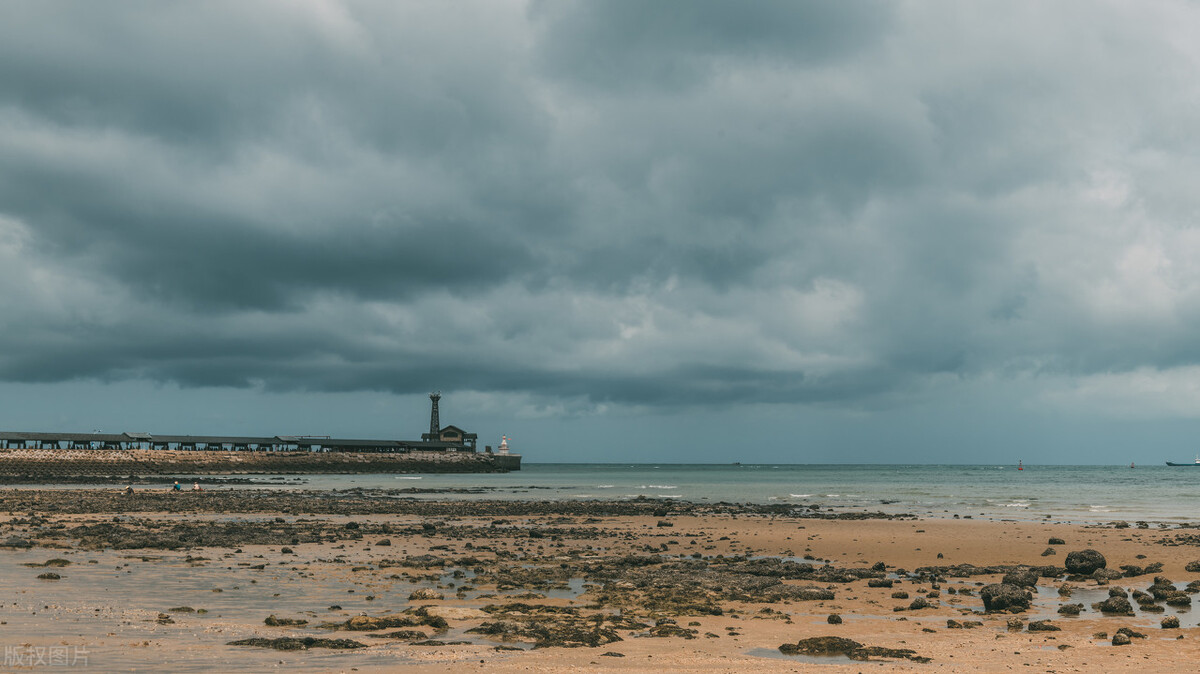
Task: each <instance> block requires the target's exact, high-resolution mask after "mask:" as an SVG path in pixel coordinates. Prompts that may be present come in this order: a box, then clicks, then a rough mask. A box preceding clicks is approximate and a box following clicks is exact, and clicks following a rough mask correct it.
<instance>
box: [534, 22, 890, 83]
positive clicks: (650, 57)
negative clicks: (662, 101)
mask: <svg viewBox="0 0 1200 674" xmlns="http://www.w3.org/2000/svg"><path fill="white" fill-rule="evenodd" d="M531 13H532V16H533V17H534V19H535V23H536V24H537V26H538V28H539V30H540V31H541V37H542V40H541V42H540V44H539V52H540V53H539V56H540V60H541V65H542V67H543V68H545V69H546V70H547V71H548V72H550V73H552V74H553V75H554V76H555V77H556V78H557V79H560V80H563V81H565V82H567V83H569V84H590V85H596V86H601V87H604V88H617V89H627V88H655V89H659V88H666V89H677V88H685V87H690V86H694V85H696V84H699V83H700V82H702V81H703V80H704V79H706V78H707V77H709V76H711V75H712V73H713V70H714V69H715V68H717V67H718V66H719V65H721V64H722V62H723V61H726V60H730V59H732V60H735V61H736V60H740V59H751V60H763V61H767V62H771V61H780V62H782V63H783V64H784V65H786V64H789V63H821V62H825V61H828V60H831V59H836V58H839V57H844V56H847V55H852V54H853V53H854V52H855V51H856V50H858V49H861V48H864V47H869V46H870V45H871V44H872V43H873V42H874V41H875V40H876V39H878V38H879V37H880V36H881V35H882V33H883V29H884V28H885V26H886V24H887V23H888V18H889V13H890V5H889V4H888V3H884V2H873V1H872V2H854V3H830V2H815V1H808V0H805V1H803V2H788V1H786V0H778V1H777V0H769V1H767V2H755V3H728V2H718V1H715V0H701V1H699V2H692V3H688V6H687V7H686V8H683V7H680V6H679V5H676V4H672V3H639V2H636V1H635V0H621V1H618V2H607V3H591V2H586V1H585V0H570V1H568V2H553V1H548V2H537V3H535V4H534V5H533V8H532V12H531Z"/></svg>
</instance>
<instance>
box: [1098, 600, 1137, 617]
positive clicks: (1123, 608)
mask: <svg viewBox="0 0 1200 674" xmlns="http://www.w3.org/2000/svg"><path fill="white" fill-rule="evenodd" d="M1092 608H1094V609H1096V610H1097V611H1100V612H1101V613H1108V614H1112V615H1133V606H1131V605H1130V603H1129V600H1128V599H1126V598H1125V597H1109V598H1108V599H1105V600H1104V601H1102V602H1097V603H1095V604H1092Z"/></svg>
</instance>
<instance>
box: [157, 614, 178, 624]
mask: <svg viewBox="0 0 1200 674" xmlns="http://www.w3.org/2000/svg"><path fill="white" fill-rule="evenodd" d="M154 622H156V623H158V624H159V625H174V624H175V620H174V619H173V618H172V617H171V616H169V615H167V614H166V613H159V614H158V617H157V618H155V619H154Z"/></svg>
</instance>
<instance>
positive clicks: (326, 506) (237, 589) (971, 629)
mask: <svg viewBox="0 0 1200 674" xmlns="http://www.w3.org/2000/svg"><path fill="white" fill-rule="evenodd" d="M839 517H840V518H839ZM1051 539H1061V540H1062V541H1063V542H1062V543H1054V544H1051V543H1050V541H1051ZM0 544H3V547H0V569H3V572H2V573H0V598H3V601H2V605H0V623H2V624H0V634H2V635H3V638H2V639H0V640H2V641H3V643H4V644H5V646H6V647H12V649H11V650H10V649H7V648H6V651H5V652H6V657H9V658H12V657H15V656H17V655H20V654H24V655H26V656H28V660H26V661H25V662H12V661H10V662H6V663H5V666H4V668H5V669H6V670H7V669H14V668H15V669H20V668H21V667H20V666H21V665H29V664H30V663H31V662H33V658H34V657H35V656H36V652H37V649H38V648H42V649H43V651H42V653H43V658H45V657H46V655H45V654H46V653H48V652H49V651H48V650H46V649H50V648H55V649H56V651H55V652H56V653H57V654H58V655H59V656H64V655H65V656H67V657H74V658H76V659H78V658H80V657H83V658H86V662H87V665H88V666H89V667H91V668H94V669H98V670H100V671H111V670H123V671H150V670H154V671H162V670H163V669H164V666H165V667H166V668H167V669H169V670H170V671H176V672H181V671H182V672H187V671H197V672H199V671H215V670H220V671H264V670H270V669H276V668H278V669H286V670H288V671H304V672H307V671H320V672H325V671H352V670H355V669H356V670H357V671H361V672H372V671H391V670H394V669H395V668H396V667H397V666H400V665H403V666H405V667H406V668H407V669H408V670H411V671H469V670H472V669H478V670H479V671H562V670H568V669H582V670H587V669H598V668H604V669H620V670H628V671H647V670H650V669H656V670H663V671H714V672H715V671H746V670H749V669H755V670H759V671H767V672H774V671H810V670H821V671H855V672H857V671H868V670H870V669H874V668H879V667H884V668H887V669H889V670H896V669H898V670H905V671H907V670H914V671H958V670H962V669H967V668H971V669H976V670H981V671H1001V670H1005V671H1007V670H1009V669H1016V668H1023V667H1034V668H1037V669H1038V670H1039V671H1051V670H1052V671H1095V670H1100V669H1104V670H1111V669H1121V670H1144V671H1162V670H1167V669H1188V668H1191V667H1192V666H1193V663H1194V662H1195V660H1196V658H1197V657H1198V656H1200V648H1198V647H1197V644H1198V643H1200V627H1198V623H1200V611H1196V610H1194V609H1193V608H1192V607H1191V605H1190V600H1191V598H1192V597H1193V596H1194V595H1193V594H1191V593H1190V592H1188V591H1187V586H1188V583H1191V582H1192V581H1195V580H1200V571H1197V572H1189V571H1187V570H1186V568H1187V566H1188V564H1189V563H1190V562H1194V561H1196V560H1200V531H1198V530H1196V529H1190V528H1180V527H1177V526H1174V525H1172V526H1169V527H1167V526H1162V527H1160V526H1157V525H1150V524H1146V525H1141V526H1139V525H1138V524H1136V523H1135V524H1133V525H1132V526H1127V525H1122V524H1117V523H1110V524H1106V525H1090V526H1083V525H1078V524H1066V523H1056V522H1050V521H1046V522H1011V521H983V520H975V519H915V518H907V517H899V518H895V517H892V518H885V517H882V516H880V517H874V518H873V517H869V516H862V515H855V516H853V517H848V516H838V515H837V514H836V513H831V512H828V511H821V510H814V509H809V508H806V509H800V510H793V509H789V508H780V507H763V506H737V505H732V504H716V505H705V506H697V505H690V504H687V503H678V502H662V501H655V500H651V499H645V500H639V501H619V502H598V501H589V502H575V501H573V502H548V501H540V502H539V501H526V502H512V501H508V502H499V501H485V502H477V501H475V502H462V501H453V500H449V501H429V500H414V499H409V498H405V497H404V496H403V494H401V493H392V492H361V491H355V492H319V493H298V492H269V493H263V492H261V491H255V490H239V489H223V490H220V491H212V492H204V493H201V494H191V493H184V494H167V493H163V492H144V491H143V492H139V493H137V494H135V495H133V496H125V495H123V494H120V493H118V492H117V491H115V490H111V489H108V490H104V489H97V490H91V489H85V490H36V491H35V490H0ZM1084 549H1094V550H1097V551H1099V552H1100V553H1102V554H1103V555H1104V557H1105V558H1106V567H1105V569H1106V571H1102V572H1100V573H1099V574H1088V575H1087V576H1084V575H1080V574H1076V575H1075V576H1071V577H1069V576H1068V574H1067V572H1066V570H1065V569H1064V568H1062V567H1063V566H1064V564H1065V563H1066V558H1067V556H1068V554H1069V553H1070V552H1072V551H1078V550H1084ZM1048 551H1053V553H1052V554H1047V553H1048ZM52 560H59V561H52ZM48 562H49V564H48V565H47V563H48ZM1156 563H1157V564H1161V568H1160V569H1158V570H1154V569H1155V567H1154V566H1152V565H1154V564H1156ZM971 565H973V566H971ZM1123 566H1124V567H1126V568H1125V569H1122V567H1123ZM1134 567H1138V568H1134ZM1146 567H1150V569H1151V571H1150V572H1149V573H1146V571H1147V568H1146ZM1024 568H1032V569H1034V577H1035V578H1036V586H1034V587H1031V588H1029V592H1030V595H1031V596H1032V602H1031V605H1030V607H1029V608H1028V609H1027V610H1023V611H1020V612H1015V613H1014V612H993V613H986V612H985V611H984V604H983V601H982V599H981V597H980V594H981V590H983V588H984V587H986V586H988V585H990V584H994V583H1000V582H1001V580H1002V579H1003V578H1004V577H1005V574H1006V573H1009V572H1013V571H1020V570H1021V569H1024ZM1192 568H1200V565H1197V566H1193V567H1192ZM44 574H56V575H58V576H59V577H58V578H57V579H55V578H52V577H47V578H39V576H42V575H44ZM1130 574H1137V575H1130ZM1017 575H1018V576H1019V575H1020V574H1017ZM1106 575H1107V576H1110V577H1109V578H1105V576H1106ZM1118 576H1119V577H1118ZM1156 577H1159V578H1161V579H1169V581H1171V582H1172V583H1173V585H1171V586H1168V585H1166V584H1165V583H1164V582H1161V581H1160V582H1159V583H1158V584H1157V585H1156V586H1155V587H1156V588H1157V589H1158V590H1159V594H1160V595H1162V597H1161V598H1159V599H1153V598H1149V599H1147V598H1145V597H1144V598H1143V602H1144V604H1143V605H1139V603H1138V602H1137V601H1135V598H1134V597H1132V596H1131V597H1130V599H1129V602H1130V605H1131V609H1132V611H1133V613H1134V614H1133V615H1112V614H1105V613H1102V612H1101V611H1100V610H1098V609H1097V608H1094V607H1093V604H1095V603H1097V602H1100V601H1102V600H1104V599H1106V598H1107V597H1108V596H1109V594H1110V590H1112V588H1115V587H1120V588H1123V589H1124V590H1125V591H1126V592H1127V593H1133V592H1134V591H1135V590H1138V591H1142V592H1150V590H1151V586H1152V584H1154V583H1155V579H1156ZM889 584H890V587H885V585H889ZM1064 584H1068V585H1069V586H1070V587H1072V588H1073V590H1072V591H1071V592H1070V595H1069V596H1065V595H1063V594H1060V588H1062V587H1063V586H1064ZM1168 587H1169V588H1170V591H1165V590H1163V588H1168ZM1195 587H1197V586H1193V588H1195ZM1172 593H1174V594H1172ZM1168 597H1169V598H1170V601H1171V604H1168V603H1167V598H1168ZM1185 599H1186V600H1187V604H1186V605H1183V604H1184V600H1185ZM925 604H927V607H922V606H923V605H925ZM1068 604H1081V605H1082V611H1081V612H1080V614H1079V615H1078V616H1067V615H1062V614H1060V613H1059V612H1058V609H1059V608H1060V607H1062V606H1064V605H1068ZM831 614H836V615H837V616H839V617H840V619H841V621H840V623H838V624H831V623H830V616H831ZM1166 617H1176V618H1178V620H1179V622H1180V625H1181V627H1179V628H1167V629H1164V628H1163V627H1161V622H1162V620H1163V619H1164V618H1166ZM1014 619H1016V620H1015V622H1014ZM1042 620H1048V621H1049V626H1050V627H1057V628H1059V629H1058V630H1057V631H1030V629H1029V626H1030V623H1032V622H1035V621H1042ZM268 622H269V623H272V624H268ZM1120 628H1129V629H1130V630H1132V631H1133V632H1135V633H1140V634H1143V635H1145V636H1144V637H1137V636H1134V637H1133V638H1132V639H1131V643H1130V644H1129V645H1120V646H1114V645H1112V639H1113V636H1114V635H1115V634H1116V633H1117V631H1118V630H1119V629H1120ZM1100 633H1103V634H1104V636H1103V637H1100V636H1099V634H1100ZM812 637H841V638H846V639H852V640H854V641H856V642H858V643H860V644H861V645H863V646H865V647H879V648H881V649H891V650H886V651H876V652H875V653H871V652H870V651H861V650H860V651H858V652H856V653H855V655H856V657H867V658H868V659H867V660H866V661H860V660H851V659H849V658H847V657H846V656H844V655H834V656H817V655H785V654H784V653H782V652H781V651H780V646H781V645H784V644H796V643H797V642H798V641H800V640H801V639H808V638H812ZM248 639H260V640H264V641H266V640H277V639H291V640H292V641H291V642H290V643H287V644H285V645H291V646H293V647H299V648H302V649H303V650H276V649H275V648H272V647H270V645H261V644H262V643H264V642H252V643H254V644H257V645H230V642H234V641H243V640H248ZM305 639H309V641H308V642H305V641H304V640H305ZM314 640H319V641H314ZM456 642H466V643H456ZM359 644H361V645H362V646H361V647H359V646H358V645H359ZM275 645H279V643H278V642H276V643H275ZM306 646H307V648H305V647H306ZM323 646H334V648H326V647H323ZM344 646H354V647H353V648H345V649H344V648H339V647H344ZM81 653H82V654H83V655H82V656H81V655H80V654H81ZM164 663H166V664H165V665H164ZM47 666H48V662H47V661H45V660H43V664H35V665H33V666H31V667H27V668H29V669H32V670H35V671H36V670H38V669H41V668H46V667H47Z"/></svg>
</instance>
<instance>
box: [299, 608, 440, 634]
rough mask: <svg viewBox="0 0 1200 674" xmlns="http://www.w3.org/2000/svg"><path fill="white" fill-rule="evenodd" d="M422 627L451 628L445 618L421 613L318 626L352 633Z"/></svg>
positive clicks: (360, 618)
mask: <svg viewBox="0 0 1200 674" xmlns="http://www.w3.org/2000/svg"><path fill="white" fill-rule="evenodd" d="M422 625H425V626H428V627H432V628H434V629H439V630H443V629H446V628H447V627H449V624H448V623H447V622H446V619H445V618H443V617H441V616H431V615H428V614H421V613H419V612H417V613H413V614H411V615H386V616H378V617H371V616H365V615H360V616H354V617H353V618H350V619H349V620H347V621H346V622H344V623H323V624H320V625H317V627H319V628H322V629H332V630H349V631H351V632H374V631H376V630H386V629H391V628H394V627H420V626H422Z"/></svg>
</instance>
